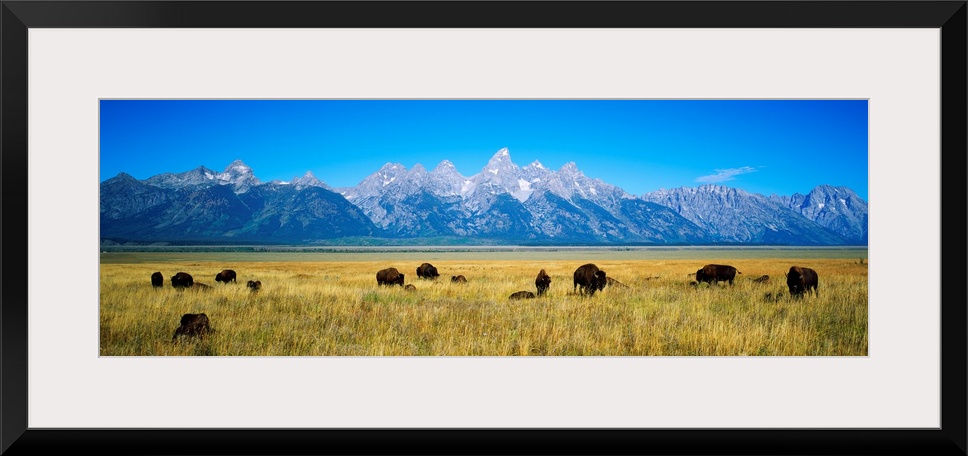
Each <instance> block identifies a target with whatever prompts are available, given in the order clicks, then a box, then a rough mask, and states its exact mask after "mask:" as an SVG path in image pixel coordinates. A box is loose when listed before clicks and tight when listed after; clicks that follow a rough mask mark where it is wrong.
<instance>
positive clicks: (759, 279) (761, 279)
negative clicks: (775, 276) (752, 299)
mask: <svg viewBox="0 0 968 456" xmlns="http://www.w3.org/2000/svg"><path fill="white" fill-rule="evenodd" d="M769 281H770V276H768V275H761V276H759V277H757V278H755V279H753V282H756V283H766V282H769Z"/></svg>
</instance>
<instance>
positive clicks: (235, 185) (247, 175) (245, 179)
mask: <svg viewBox="0 0 968 456" xmlns="http://www.w3.org/2000/svg"><path fill="white" fill-rule="evenodd" d="M215 177H216V179H217V180H218V182H219V184H222V185H231V186H232V189H233V190H234V191H235V193H245V192H247V191H249V189H250V188H252V187H253V186H256V185H259V184H260V182H259V179H257V178H256V177H255V174H254V173H253V172H252V168H250V167H249V165H246V164H245V163H244V162H243V161H242V160H235V161H233V162H232V163H229V166H227V167H225V171H222V172H221V173H219V174H218V175H217V176H215Z"/></svg>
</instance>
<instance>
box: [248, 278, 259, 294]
mask: <svg viewBox="0 0 968 456" xmlns="http://www.w3.org/2000/svg"><path fill="white" fill-rule="evenodd" d="M245 286H247V287H249V288H251V289H252V291H259V289H260V288H262V281H261V280H250V281H248V282H246V283H245Z"/></svg>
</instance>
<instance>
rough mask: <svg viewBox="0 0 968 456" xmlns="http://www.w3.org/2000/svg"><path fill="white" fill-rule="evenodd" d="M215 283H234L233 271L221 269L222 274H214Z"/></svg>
mask: <svg viewBox="0 0 968 456" xmlns="http://www.w3.org/2000/svg"><path fill="white" fill-rule="evenodd" d="M215 281H216V282H222V283H229V282H233V283H234V282H235V271H233V270H231V269H223V270H222V272H220V273H218V274H215Z"/></svg>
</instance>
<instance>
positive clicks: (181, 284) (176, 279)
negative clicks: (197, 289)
mask: <svg viewBox="0 0 968 456" xmlns="http://www.w3.org/2000/svg"><path fill="white" fill-rule="evenodd" d="M194 283H195V279H193V278H192V275H191V274H189V273H187V272H178V273H175V275H173V276H171V286H173V287H175V288H188V287H190V286H192V284H194Z"/></svg>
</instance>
